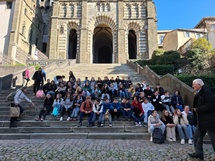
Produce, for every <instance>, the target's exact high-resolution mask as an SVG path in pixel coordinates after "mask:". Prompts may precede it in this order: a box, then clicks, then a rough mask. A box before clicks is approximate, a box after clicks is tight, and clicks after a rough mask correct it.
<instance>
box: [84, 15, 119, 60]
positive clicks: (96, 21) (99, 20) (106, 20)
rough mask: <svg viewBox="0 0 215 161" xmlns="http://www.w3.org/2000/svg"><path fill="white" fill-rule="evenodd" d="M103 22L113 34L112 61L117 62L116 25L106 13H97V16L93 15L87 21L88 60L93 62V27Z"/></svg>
mask: <svg viewBox="0 0 215 161" xmlns="http://www.w3.org/2000/svg"><path fill="white" fill-rule="evenodd" d="M101 24H105V25H107V26H109V27H110V28H111V30H112V35H113V42H112V43H113V45H112V46H113V53H112V54H113V59H112V62H113V63H118V53H117V50H118V48H117V43H118V41H117V25H116V22H115V21H114V20H113V18H111V17H109V16H106V15H99V16H97V17H93V18H92V19H91V20H90V21H89V26H88V40H89V42H88V51H89V55H90V62H91V63H93V34H94V29H95V28H96V27H97V26H99V25H101Z"/></svg>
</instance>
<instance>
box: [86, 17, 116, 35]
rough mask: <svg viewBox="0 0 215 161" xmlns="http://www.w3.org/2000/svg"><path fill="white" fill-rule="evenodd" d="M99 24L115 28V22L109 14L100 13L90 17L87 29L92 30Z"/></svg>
mask: <svg viewBox="0 0 215 161" xmlns="http://www.w3.org/2000/svg"><path fill="white" fill-rule="evenodd" d="M100 24H107V25H109V26H110V28H111V29H112V30H113V31H114V30H116V29H117V26H116V22H115V21H114V20H113V19H112V18H111V17H109V16H106V15H100V16H97V17H93V18H91V20H90V21H89V30H91V31H93V30H94V28H95V27H96V26H98V25H100Z"/></svg>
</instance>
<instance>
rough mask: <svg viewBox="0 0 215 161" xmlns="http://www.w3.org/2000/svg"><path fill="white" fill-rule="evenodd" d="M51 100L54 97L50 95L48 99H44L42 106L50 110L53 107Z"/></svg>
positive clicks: (52, 100)
mask: <svg viewBox="0 0 215 161" xmlns="http://www.w3.org/2000/svg"><path fill="white" fill-rule="evenodd" d="M53 102H54V99H53V98H52V97H51V98H49V99H48V98H46V99H45V100H44V103H43V107H45V108H46V109H47V110H52V109H53V107H52V105H53Z"/></svg>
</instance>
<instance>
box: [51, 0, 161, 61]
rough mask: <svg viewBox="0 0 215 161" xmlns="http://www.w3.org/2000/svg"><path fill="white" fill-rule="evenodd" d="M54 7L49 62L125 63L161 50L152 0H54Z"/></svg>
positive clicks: (148, 56) (145, 57)
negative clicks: (68, 60)
mask: <svg viewBox="0 0 215 161" xmlns="http://www.w3.org/2000/svg"><path fill="white" fill-rule="evenodd" d="M52 8H53V9H52V17H51V25H50V35H49V41H50V42H49V47H48V50H49V51H48V54H49V58H50V59H76V61H77V62H78V63H125V62H126V59H149V58H150V57H151V54H152V53H153V51H154V50H155V49H157V47H158V44H157V20H156V9H155V5H154V2H153V1H152V0H108V1H104V0H66V1H65V0H55V1H53V3H52Z"/></svg>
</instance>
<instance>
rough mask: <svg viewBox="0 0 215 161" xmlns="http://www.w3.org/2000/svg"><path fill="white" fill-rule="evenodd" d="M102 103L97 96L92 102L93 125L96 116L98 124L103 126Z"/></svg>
mask: <svg viewBox="0 0 215 161" xmlns="http://www.w3.org/2000/svg"><path fill="white" fill-rule="evenodd" d="M102 111H103V104H102V101H101V100H100V98H97V99H96V100H95V102H94V104H93V119H92V126H94V125H95V120H96V118H98V126H101V127H102V126H103V124H102V123H101V122H102V117H103V113H102Z"/></svg>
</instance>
